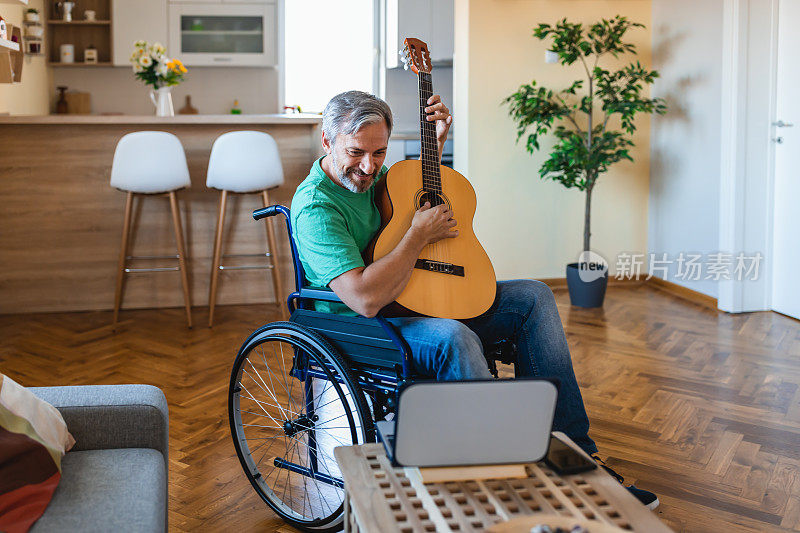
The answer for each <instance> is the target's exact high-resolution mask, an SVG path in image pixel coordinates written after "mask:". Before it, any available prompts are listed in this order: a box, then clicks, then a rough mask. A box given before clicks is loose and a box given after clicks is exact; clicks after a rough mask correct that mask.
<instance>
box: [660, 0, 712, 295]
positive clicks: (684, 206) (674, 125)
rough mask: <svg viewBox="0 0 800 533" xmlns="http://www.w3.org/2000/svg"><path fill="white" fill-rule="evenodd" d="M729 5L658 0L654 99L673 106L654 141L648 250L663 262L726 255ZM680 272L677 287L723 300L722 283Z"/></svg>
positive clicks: (673, 267) (670, 276) (671, 279)
mask: <svg viewBox="0 0 800 533" xmlns="http://www.w3.org/2000/svg"><path fill="white" fill-rule="evenodd" d="M723 3H724V0H704V1H703V2H697V1H696V0H652V9H653V11H652V37H653V68H655V69H656V70H658V71H659V73H660V74H661V77H660V78H659V79H658V80H657V81H656V83H655V85H654V86H653V95H654V96H658V97H661V98H665V99H666V100H667V105H668V106H669V111H668V113H667V114H666V115H664V116H654V117H653V119H652V130H651V136H650V139H651V142H650V147H651V154H650V196H649V202H650V210H649V211H650V212H649V220H648V246H647V247H648V250H649V251H650V252H653V253H656V254H658V257H660V256H661V254H662V253H665V252H666V253H667V254H668V256H667V257H668V258H669V259H674V258H675V257H676V256H677V254H678V253H680V252H684V253H702V254H704V255H705V254H708V253H713V252H717V251H718V250H719V194H720V193H719V183H720V134H721V131H720V123H721V122H720V120H721V116H720V114H721V107H720V96H721V90H722V87H721V76H722V67H721V64H722V26H723V24H722V22H723V21H722V16H723ZM675 266H676V265H674V264H673V265H672V266H671V270H670V272H669V276H668V279H669V280H670V281H672V282H674V283H678V284H680V285H683V286H686V287H688V288H690V289H692V290H696V291H698V292H702V293H704V294H707V295H709V296H713V297H717V296H718V287H717V282H715V281H712V280H701V281H687V280H681V279H675V277H674V276H675ZM704 275H705V274H704Z"/></svg>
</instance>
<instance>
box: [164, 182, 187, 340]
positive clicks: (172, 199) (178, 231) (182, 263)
mask: <svg viewBox="0 0 800 533" xmlns="http://www.w3.org/2000/svg"><path fill="white" fill-rule="evenodd" d="M169 205H170V207H171V209H172V225H173V226H174V227H175V242H176V244H177V245H178V266H179V267H180V270H181V282H182V283H183V301H184V303H185V304H186V320H187V322H188V323H189V327H190V328H191V327H192V303H191V300H190V299H189V278H188V275H187V272H186V251H185V248H184V245H183V228H182V227H181V214H180V211H178V199H177V198H176V196H175V191H172V192H170V193H169Z"/></svg>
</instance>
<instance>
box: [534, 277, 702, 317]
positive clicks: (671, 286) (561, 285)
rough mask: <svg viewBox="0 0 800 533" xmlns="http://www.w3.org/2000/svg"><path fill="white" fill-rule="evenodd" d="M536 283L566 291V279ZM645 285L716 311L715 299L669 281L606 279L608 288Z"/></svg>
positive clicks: (552, 279)
mask: <svg viewBox="0 0 800 533" xmlns="http://www.w3.org/2000/svg"><path fill="white" fill-rule="evenodd" d="M537 281H541V282H542V283H544V284H546V285H547V286H548V287H550V290H553V291H563V290H567V278H541V279H539V280H537ZM644 284H647V285H648V286H650V287H652V288H654V289H656V290H659V291H663V292H666V293H667V294H671V295H672V296H677V297H678V298H680V299H682V300H686V301H688V302H692V303H695V304H697V305H700V306H702V307H705V308H707V309H711V310H713V311H717V310H718V309H717V299H716V298H714V297H713V296H708V295H707V294H703V293H702V292H697V291H695V290H692V289H688V288H686V287H684V286H683V285H678V284H677V283H673V282H671V281H667V280H664V279H661V278H656V277H652V278H650V279H642V278H631V279H617V278H614V277H610V278H608V286H609V287H619V286H625V287H631V286H635V285H644Z"/></svg>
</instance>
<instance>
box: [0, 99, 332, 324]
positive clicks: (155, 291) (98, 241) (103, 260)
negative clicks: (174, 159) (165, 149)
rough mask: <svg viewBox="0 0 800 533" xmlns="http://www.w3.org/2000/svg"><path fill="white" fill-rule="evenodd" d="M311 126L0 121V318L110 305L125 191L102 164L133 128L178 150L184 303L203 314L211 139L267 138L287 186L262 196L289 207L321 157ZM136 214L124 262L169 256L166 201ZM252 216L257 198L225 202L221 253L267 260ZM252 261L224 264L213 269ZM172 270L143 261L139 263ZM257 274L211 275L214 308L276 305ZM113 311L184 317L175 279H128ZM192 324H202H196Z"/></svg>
mask: <svg viewBox="0 0 800 533" xmlns="http://www.w3.org/2000/svg"><path fill="white" fill-rule="evenodd" d="M321 122H322V118H321V117H320V116H318V115H304V114H295V115H180V116H176V117H152V116H130V115H118V116H93V115H49V116H5V117H0V198H2V199H3V202H2V203H3V206H2V209H1V210H0V313H21V312H38V311H78V310H102V309H111V308H112V307H113V303H114V283H115V276H116V270H117V260H118V254H119V250H120V241H121V234H122V221H123V215H124V207H125V193H124V192H121V191H118V190H116V189H113V188H112V187H111V186H110V185H109V179H110V176H111V163H112V160H113V156H114V149H115V147H116V145H117V142H118V141H119V139H120V138H121V137H122V136H123V135H125V134H127V133H131V132H134V131H143V130H157V131H166V132H169V133H173V134H175V135H176V136H177V137H178V138H179V139H180V141H181V143H182V144H183V147H184V150H185V152H186V158H187V162H188V165H189V173H190V174H191V180H192V185H191V187H190V188H189V189H184V190H181V191H179V192H178V199H179V204H180V209H181V214H182V216H183V228H184V233H185V235H186V254H187V262H188V273H189V283H190V286H191V295H192V305H193V306H206V305H207V304H208V284H209V278H210V270H211V256H212V251H213V240H214V230H215V224H216V220H217V209H218V202H219V192H218V191H216V190H213V189H208V188H207V187H206V185H205V182H206V169H207V167H208V159H209V154H210V152H211V145H212V144H213V142H214V139H216V138H217V137H218V136H220V135H222V134H223V133H226V132H229V131H236V130H256V131H264V132H267V133H269V134H270V135H272V136H273V137H274V138H275V140H276V141H277V143H278V148H279V150H280V153H281V162H282V164H283V171H284V177H285V183H284V185H283V186H281V187H279V188H278V189H277V190H275V191H272V192H271V199H272V202H273V203H281V204H284V205H289V202H290V200H291V197H292V194H293V193H294V190H295V188H296V187H297V185H298V184H299V183H300V182H301V181H302V180H303V179H304V178H305V176H306V175H307V174H308V170H309V168H310V167H311V164H312V163H313V161H314V159H315V158H316V157H319V155H320V154H321V147H320V140H319V139H320V126H321ZM142 157H147V154H142ZM134 205H135V211H134V217H135V224H136V233H135V239H134V240H133V242H132V253H131V255H136V256H141V255H147V256H154V255H174V254H175V253H176V252H175V239H174V233H173V229H172V222H171V218H170V216H171V215H170V210H169V200H168V199H167V198H165V197H161V196H157V197H154V198H147V199H146V200H145V201H144V202H139V203H138V204H134ZM260 206H261V199H260V197H258V196H257V195H246V196H245V195H232V197H229V204H228V214H227V216H226V234H225V238H226V248H225V250H224V253H226V254H248V253H263V252H264V251H265V250H266V236H265V232H264V229H263V227H262V225H263V224H264V222H255V221H253V219H252V217H251V216H250V215H251V212H252V210H253V209H255V208H257V207H260ZM275 222H276V223H278V224H279V225H276V226H275V229H276V235H277V236H278V243H279V249H278V250H277V253H278V254H279V259H280V263H281V266H282V267H283V268H282V269H281V272H282V274H283V275H284V279H283V281H282V283H283V286H284V287H285V289H286V291H287V292H288V291H290V290H293V281H292V277H291V274H292V268H291V259H290V255H289V243H288V239H287V238H286V231H285V226H284V224H283V220H276V221H275ZM256 260H257V259H256ZM165 261H166V264H164V263H165ZM253 261H254V259H253V258H250V259H241V258H230V259H225V260H223V264H226V265H231V266H236V265H242V264H252V262H253ZM262 261H265V260H262ZM174 262H175V261H170V260H163V259H162V260H144V261H140V262H138V263H137V265H138V266H141V267H150V266H173V263H174ZM267 276H269V272H268V271H265V270H234V271H232V273H228V272H225V271H223V272H221V273H220V285H219V289H218V292H217V304H218V305H224V304H234V303H267V302H273V303H274V302H276V301H280V302H283V301H284V300H285V296H286V295H285V294H284V295H280V297H279V298H276V295H275V294H273V290H272V284H271V283H270V282H269V279H268V278H267ZM122 305H123V310H124V309H130V308H152V307H182V305H183V296H182V289H181V282H180V274H179V273H178V272H163V273H156V274H130V275H128V276H127V279H126V289H125V295H124V298H123V303H122ZM121 318H122V319H124V318H125V315H124V313H123V314H122V315H121ZM196 322H197V323H203V319H201V317H199V316H198V317H197V319H196Z"/></svg>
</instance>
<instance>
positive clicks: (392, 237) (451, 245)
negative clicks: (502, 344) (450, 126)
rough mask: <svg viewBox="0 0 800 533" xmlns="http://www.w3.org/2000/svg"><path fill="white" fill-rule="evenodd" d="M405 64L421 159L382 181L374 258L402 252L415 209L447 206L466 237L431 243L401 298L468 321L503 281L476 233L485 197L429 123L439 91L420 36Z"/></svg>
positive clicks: (409, 43)
mask: <svg viewBox="0 0 800 533" xmlns="http://www.w3.org/2000/svg"><path fill="white" fill-rule="evenodd" d="M404 54H405V56H404V62H405V63H406V66H410V67H411V70H412V71H413V72H414V74H416V75H417V76H418V78H419V80H418V84H419V116H420V136H421V142H422V160H421V161H419V160H418V161H412V160H408V161H400V162H398V163H395V164H394V165H392V168H390V169H389V173H388V174H387V175H386V178H385V179H384V180H381V181H380V182H378V185H377V186H376V192H377V194H376V196H375V198H376V200H375V202H376V204H377V206H378V210H379V211H380V214H381V229H380V231H379V233H378V235H377V237H376V239H375V241H374V247H373V248H372V255H371V257H370V256H369V255H368V257H367V260H368V261H369V262H373V261H377V260H378V259H380V258H381V257H383V256H385V255H387V254H388V253H389V252H391V251H392V250H394V248H395V247H396V246H397V244H398V243H399V242H400V240H401V239H402V238H403V236H404V235H405V233H406V231H408V228H410V227H411V220H412V219H413V218H414V213H415V212H416V211H417V210H418V209H419V208H420V207H421V206H423V205H424V204H425V202H430V204H431V206H432V207H433V206H437V205H441V204H446V205H447V206H448V207H449V208H450V209H451V210H452V211H453V218H454V219H455V220H456V221H457V222H458V225H457V226H456V227H455V228H454V229H457V230H458V237H455V238H448V239H442V240H441V241H439V242H436V243H434V244H429V245H428V246H426V247H425V248H424V249H423V250H422V253H421V254H420V256H419V259H417V262H416V265H415V266H414V271H413V272H412V274H411V279H410V280H409V282H408V285H407V286H406V288H405V289H404V290H403V292H402V294H400V296H399V297H398V298H397V300H396V302H397V303H398V304H400V305H401V306H403V307H405V308H406V309H409V310H411V311H413V312H415V313H419V314H422V315H428V316H432V317H438V318H455V319H465V318H472V317H475V316H478V315H480V314H481V313H483V312H484V311H486V310H487V309H489V307H490V306H491V305H492V303H493V302H494V297H495V292H496V290H497V283H496V278H495V274H494V268H493V267H492V262H491V261H490V260H489V256H488V255H486V252H485V251H484V249H483V247H482V246H481V243H480V242H478V238H477V237H476V236H475V233H474V232H473V230H472V219H473V217H474V216H475V206H476V204H477V199H476V197H475V190H474V189H473V188H472V185H470V183H469V181H468V180H467V178H465V177H464V176H462V175H461V174H459V173H458V172H456V171H455V170H453V169H451V168H449V167H445V166H442V165H440V164H439V151H438V147H437V143H436V126H435V124H434V123H433V122H428V121H427V120H425V116H426V113H425V107H427V105H428V104H427V102H428V98H430V97H431V96H433V83H432V78H431V70H432V65H431V56H430V52H429V51H428V46H427V45H426V44H425V43H424V42H422V41H420V40H419V39H411V38H409V39H406V40H405V50H404Z"/></svg>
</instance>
